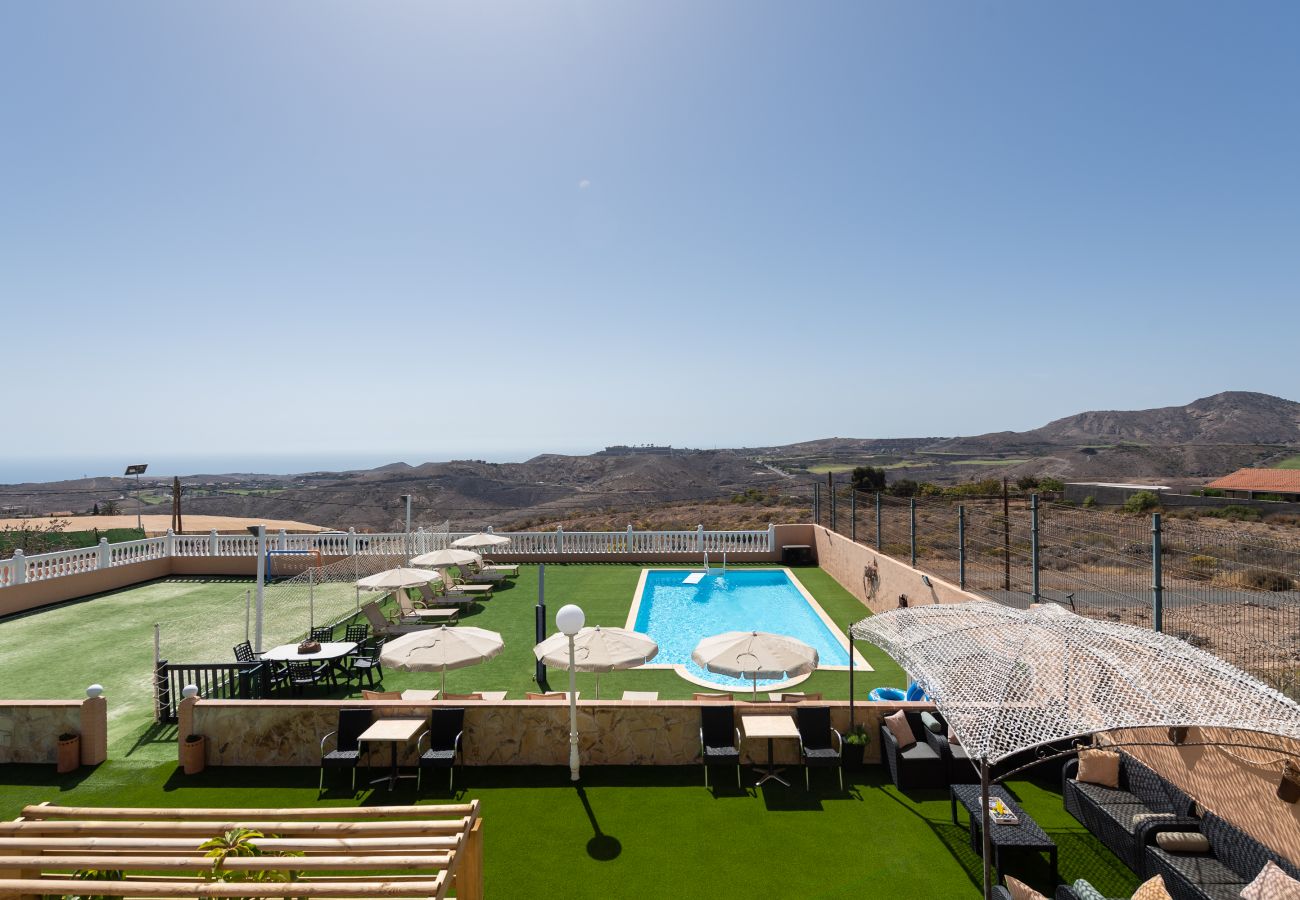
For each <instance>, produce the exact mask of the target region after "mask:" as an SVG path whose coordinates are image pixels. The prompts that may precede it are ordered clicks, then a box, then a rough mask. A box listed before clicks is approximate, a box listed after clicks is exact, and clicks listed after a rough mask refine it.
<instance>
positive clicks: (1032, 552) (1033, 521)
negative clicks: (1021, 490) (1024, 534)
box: [1029, 494, 1042, 603]
mask: <svg viewBox="0 0 1300 900" xmlns="http://www.w3.org/2000/svg"><path fill="white" fill-rule="evenodd" d="M1029 566H1030V568H1031V569H1033V579H1034V589H1033V601H1032V602H1034V603H1038V602H1039V601H1040V600H1041V599H1042V594H1041V592H1040V591H1039V589H1038V586H1039V579H1038V494H1030V495H1029Z"/></svg>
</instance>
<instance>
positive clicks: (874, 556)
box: [809, 525, 979, 613]
mask: <svg viewBox="0 0 1300 900" xmlns="http://www.w3.org/2000/svg"><path fill="white" fill-rule="evenodd" d="M809 527H810V528H811V530H812V531H813V532H814V535H813V537H814V539H815V541H816V547H817V564H818V565H819V566H821V567H822V568H823V569H824V570H825V571H826V572H827V574H829V575H830V576H831V577H832V578H834V579H835V580H836V581H838V582H839V583H840V584H841V585H843V587H844V589H845V590H847V591H848V592H849V593H851V594H852V595H853V596H855V597H857V598H858V599H859V600H861V601H862V603H863V604H864V605H865V606H867V607H868V608H869V609H870V610H871V611H872V612H873V613H879V612H885V611H886V610H890V609H897V608H898V606H899V599H898V598H899V597H900V596H906V597H907V602H908V605H909V606H928V605H930V604H934V603H965V602H966V601H968V600H978V599H979V598H978V597H976V596H975V595H974V594H970V593H967V592H966V591H963V590H961V589H960V588H958V587H957V586H956V585H954V584H950V583H948V582H947V581H944V580H942V579H940V578H937V577H935V576H934V575H929V574H928V573H924V572H922V571H921V570H920V569H914V568H912V567H911V566H909V565H907V564H906V563H903V562H900V561H899V560H896V559H894V558H893V557H892V556H886V555H885V554H883V553H878V552H876V551H875V550H873V549H872V548H870V547H867V546H865V545H863V544H860V543H857V542H855V541H852V540H850V539H849V538H846V537H844V535H842V534H836V533H835V532H833V531H831V530H830V529H828V528H825V527H824V526H821V525H817V526H809ZM873 572H874V575H873ZM923 575H924V576H926V577H927V578H929V581H930V583H929V584H928V585H927V584H926V583H925V581H923V580H922V576H923Z"/></svg>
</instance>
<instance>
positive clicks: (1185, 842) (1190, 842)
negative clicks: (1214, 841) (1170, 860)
mask: <svg viewBox="0 0 1300 900" xmlns="http://www.w3.org/2000/svg"><path fill="white" fill-rule="evenodd" d="M1156 844H1157V845H1158V846H1159V847H1160V849H1161V850H1168V851H1169V852H1170V853H1209V852H1210V842H1209V841H1207V840H1206V839H1205V835H1203V834H1198V833H1197V832H1195V831H1162V832H1160V833H1159V834H1157V835H1156Z"/></svg>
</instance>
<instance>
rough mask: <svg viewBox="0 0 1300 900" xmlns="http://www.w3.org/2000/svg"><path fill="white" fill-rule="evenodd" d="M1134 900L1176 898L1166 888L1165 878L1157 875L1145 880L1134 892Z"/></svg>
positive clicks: (1172, 899) (1171, 899)
mask: <svg viewBox="0 0 1300 900" xmlns="http://www.w3.org/2000/svg"><path fill="white" fill-rule="evenodd" d="M1133 900H1174V898H1173V897H1170V896H1169V892H1168V891H1167V890H1165V880H1164V879H1163V878H1161V877H1160V876H1159V875H1157V876H1156V877H1155V878H1152V879H1151V880H1150V881H1144V882H1142V884H1141V885H1140V886H1139V887H1138V889H1137V890H1136V891H1134V892H1133Z"/></svg>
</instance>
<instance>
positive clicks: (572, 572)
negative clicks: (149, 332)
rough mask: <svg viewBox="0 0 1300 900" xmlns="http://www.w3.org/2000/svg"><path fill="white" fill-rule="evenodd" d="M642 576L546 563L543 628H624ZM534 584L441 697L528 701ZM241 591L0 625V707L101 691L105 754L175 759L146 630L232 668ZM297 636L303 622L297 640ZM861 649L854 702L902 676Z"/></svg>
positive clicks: (655, 680)
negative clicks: (480, 660)
mask: <svg viewBox="0 0 1300 900" xmlns="http://www.w3.org/2000/svg"><path fill="white" fill-rule="evenodd" d="M641 569H642V566H639V565H582V564H568V565H548V566H547V567H546V575H545V578H546V602H547V614H548V619H549V620H550V622H551V623H553V622H554V616H555V611H556V610H558V609H559V608H560V607H561V606H562V605H563V604H565V603H577V604H579V605H580V606H582V608H583V610H584V611H585V612H586V614H587V622H588V624H591V625H610V626H618V627H622V626H623V625H624V624H625V623H626V621H627V613H628V610H629V609H630V608H631V604H632V595H633V594H634V593H635V591H636V585H637V580H638V579H639V578H640V575H641ZM796 575H797V576H798V578H799V580H800V581H801V582H802V583H803V585H804V587H806V588H807V589H808V590H809V591H810V592H811V593H812V595H813V596H814V597H816V598H817V602H818V603H820V604H821V606H822V608H823V609H824V610H826V613H827V614H828V615H829V616H830V617H831V619H832V620H833V621H835V622H836V623H837V624H838V625H839V626H840V628H841V630H843V629H845V628H847V627H848V624H849V623H850V622H853V621H856V620H857V619H860V618H862V617H863V616H864V615H867V611H866V609H865V608H864V607H863V606H862V604H861V603H860V602H859V601H858V600H857V599H856V598H855V597H854V596H853V595H852V594H850V593H849V592H848V591H846V590H844V588H843V587H841V586H840V585H839V583H838V582H836V581H835V579H833V578H831V577H830V576H829V575H827V574H826V573H825V572H823V571H822V570H821V569H819V568H815V567H807V568H800V569H797V570H796ZM537 582H538V567H537V566H521V567H520V573H519V577H518V578H517V579H515V581H514V582H513V583H512V582H505V583H503V584H502V585H500V586H499V587H498V588H497V590H496V591H495V592H494V595H493V597H492V599H491V600H487V601H485V602H483V603H481V604H478V605H477V606H475V607H472V608H470V609H468V610H465V611H464V612H463V613H462V616H461V622H462V623H463V624H466V625H476V626H479V627H482V628H488V629H491V630H493V631H498V632H500V633H501V635H502V636H503V637H504V638H505V649H504V650H503V651H502V652H501V654H500V655H499V656H498V657H497V658H496V659H494V660H492V661H491V662H488V663H485V664H483V665H480V666H472V667H469V668H466V669H458V670H456V671H452V672H448V673H447V690H448V691H449V692H453V693H468V692H470V691H476V690H504V691H509V692H510V696H512V697H514V698H516V699H522V698H523V696H524V694H525V693H526V692H527V691H530V690H537V689H538V686H537V684H536V682H534V681H533V673H534V658H533V654H532V647H533V644H534V643H535V640H534V638H535V624H534V609H535V607H536V604H537ZM250 584H251V582H249V581H247V580H243V579H231V578H221V577H214V578H210V579H204V578H173V579H165V580H162V581H155V582H150V583H147V584H143V585H138V586H135V587H131V588H126V589H123V590H119V591H114V592H111V593H108V594H104V595H101V596H98V597H92V598H87V599H84V600H79V601H74V602H70V603H63V604H59V605H58V606H55V607H50V608H47V609H44V610H39V611H35V612H31V613H26V614H23V615H20V616H14V617H11V618H8V619H4V620H0V641H3V644H4V647H5V677H4V678H3V679H0V698H12V699H23V698H25V699H46V698H75V697H80V696H82V692H83V691H84V690H85V688H86V685H88V684H91V683H94V682H98V683H100V684H102V685H104V687H105V695H106V696H107V697H108V700H109V744H110V746H109V750H110V753H111V755H112V756H114V757H117V758H120V757H124V756H125V757H137V756H140V757H142V758H150V759H156V760H161V759H164V758H168V757H169V755H170V754H171V753H172V752H173V750H174V746H173V741H174V730H173V729H168V728H160V727H156V726H154V725H153V724H152V710H153V698H152V689H151V671H152V664H153V625H154V623H155V622H161V623H163V631H162V633H163V656H164V657H165V658H169V659H171V660H172V661H173V662H221V661H227V660H231V659H233V658H234V657H233V655H232V654H231V647H232V646H233V645H234V643H236V642H237V641H238V640H240V639H242V637H243V620H242V604H239V603H235V604H233V606H234V607H237V608H236V609H234V612H233V616H234V620H233V621H229V622H226V623H224V624H225V625H226V626H228V627H226V629H225V631H223V632H217V631H216V630H215V629H213V628H212V624H211V615H212V613H211V611H212V610H213V609H217V608H222V609H231V608H232V604H231V600H232V598H235V599H236V600H238V597H239V596H240V595H242V593H243V592H244V590H245V589H246V588H247V587H249V585H250ZM305 626H306V622H305V616H304V621H303V627H304V630H305ZM209 633H211V634H212V638H211V640H210V641H209V643H208V649H207V652H205V653H203V654H202V655H201V656H200V655H198V654H197V653H195V655H193V656H188V657H187V656H185V655H181V654H178V653H177V652H176V651H175V648H176V646H177V645H178V644H181V641H182V639H183V640H184V646H187V647H194V646H204V645H203V642H202V640H203V638H204V636H205V635H207V634H209ZM339 633H340V634H341V633H342V632H341V629H340V630H339ZM858 651H859V652H860V653H861V654H862V655H863V656H864V657H865V658H866V659H867V661H868V663H869V664H870V665H871V666H872V667H873V669H874V670H875V671H868V672H859V677H858V678H857V679H856V682H855V684H856V689H857V691H858V695H859V696H860V697H864V696H865V695H866V692H867V691H868V690H870V689H871V688H873V687H876V686H878V685H891V686H903V680H904V676H903V673H902V671H901V670H900V669H899V667H898V666H897V664H895V663H894V662H893V660H891V659H890V658H889V657H888V656H886V655H885V654H884V653H882V652H881V651H880V650H879V649H878V648H876V647H874V646H872V645H870V644H865V643H864V644H861V645H859V647H858ZM190 652H195V651H190ZM567 680H568V676H567V674H565V673H552V677H551V679H550V681H551V684H550V687H551V688H553V689H556V690H564V689H567V687H568V685H567ZM438 684H439V679H438V675H437V674H433V673H406V672H396V671H392V670H386V671H385V673H384V680H383V688H385V689H388V690H403V689H405V688H410V687H424V688H429V687H437V686H438ZM595 689H596V683H595V676H594V675H587V674H579V675H578V690H579V691H581V692H582V695H583V697H584V699H589V698H593V697H594V696H595ZM600 690H601V696H602V697H620V696H622V693H623V691H625V690H640V691H658V692H659V695H660V697H662V698H664V699H674V698H689V697H690V696H691V694H692V693H693V692H695V691H697V690H705V689H704V688H701V687H699V686H697V685H695V684H692V683H691V682H688V681H685V680H683V679H682V678H680V677H678V676H677V674H676V673H675V672H673V671H672V670H670V669H646V670H639V671H624V672H614V673H611V674H609V675H602V676H601V679H600ZM799 690H806V691H818V692H821V693H822V694H823V695H824V696H826V697H827V698H828V699H833V698H847V697H848V690H849V685H848V673H847V672H816V673H814V674H813V675H812V677H811V678H809V679H808V680H807V681H805V682H803V683H802V684H801V685H799ZM355 693H356V690H355V689H353V688H348V687H341V688H340V690H339V691H338V692H336V693H334V694H328V693H326V692H324V691H323V690H322V691H321V692H320V693H309V694H307V696H338V697H344V696H348V695H350V694H355Z"/></svg>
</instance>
